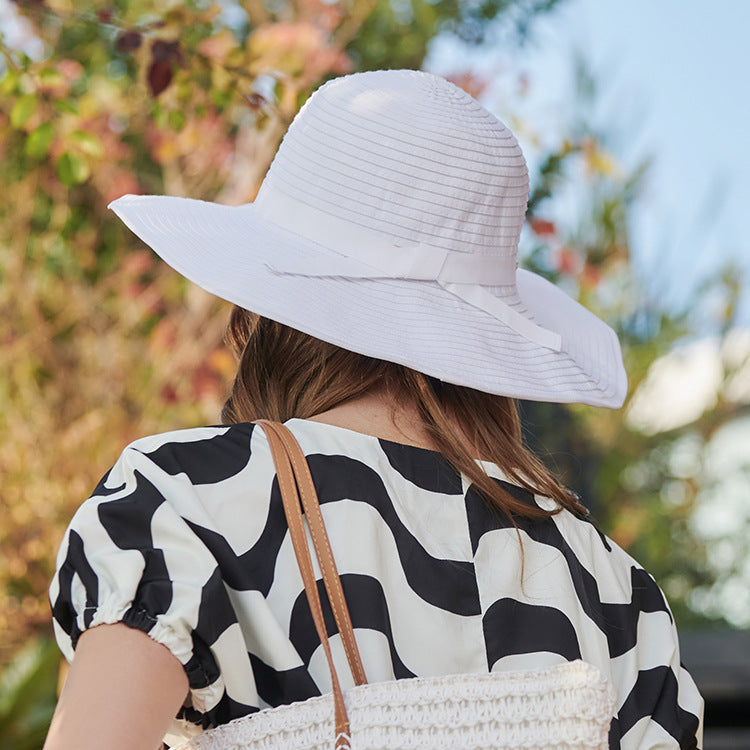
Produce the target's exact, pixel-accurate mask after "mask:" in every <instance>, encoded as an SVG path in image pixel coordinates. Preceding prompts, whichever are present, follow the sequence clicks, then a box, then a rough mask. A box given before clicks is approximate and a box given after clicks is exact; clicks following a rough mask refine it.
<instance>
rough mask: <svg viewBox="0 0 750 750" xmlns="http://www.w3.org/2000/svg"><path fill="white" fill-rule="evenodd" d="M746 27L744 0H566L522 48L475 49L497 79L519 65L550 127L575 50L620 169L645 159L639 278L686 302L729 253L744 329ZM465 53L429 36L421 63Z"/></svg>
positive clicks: (748, 293) (566, 95) (747, 300)
mask: <svg viewBox="0 0 750 750" xmlns="http://www.w3.org/2000/svg"><path fill="white" fill-rule="evenodd" d="M749 30H750V2H748V1H746V0H714V2H711V3H707V2H705V0H702V1H700V2H699V1H698V0H658V2H655V1H654V0H567V1H566V2H564V3H562V7H561V8H560V9H559V10H557V11H555V12H554V13H552V14H551V15H550V16H549V17H548V18H546V19H544V20H542V21H541V22H539V23H538V24H537V26H536V32H535V34H534V38H533V40H532V42H531V43H530V44H529V45H528V46H527V48H526V49H524V50H523V51H521V52H520V53H519V52H517V51H514V52H512V53H509V52H508V51H507V50H502V49H499V48H498V49H485V50H483V51H482V52H481V53H479V54H476V53H475V54H474V55H473V59H474V62H476V63H478V64H479V65H480V66H481V67H484V68H485V69H486V70H490V71H500V77H502V74H503V73H510V72H511V70H512V69H516V70H518V69H522V70H524V71H525V72H527V73H528V74H529V80H530V81H531V95H530V99H531V101H530V102H525V103H524V104H523V110H524V114H525V116H526V117H527V118H528V117H532V118H533V117H536V118H537V120H538V122H540V123H542V126H544V122H545V120H546V121H547V122H548V123H549V125H550V127H554V119H555V115H558V116H564V115H563V113H565V111H566V105H568V104H569V103H570V98H571V97H570V92H571V78H572V75H571V73H572V60H573V53H574V51H577V52H579V53H581V54H582V55H583V57H584V58H585V59H586V60H587V61H588V62H589V63H590V66H591V69H592V71H593V73H594V74H595V77H596V79H597V81H598V83H599V86H600V92H599V99H600V106H599V107H598V110H597V113H596V119H597V120H599V121H600V122H601V124H602V125H603V126H604V129H605V130H607V131H609V132H611V133H612V134H613V135H614V136H615V138H614V140H613V149H614V151H615V153H616V155H617V156H618V157H620V158H621V159H622V160H623V161H624V163H625V164H626V165H627V164H634V163H635V162H637V161H638V160H639V159H641V158H643V157H646V156H651V157H652V158H653V166H652V169H651V172H650V176H649V179H648V182H647V183H646V188H645V195H644V199H643V200H642V201H641V202H640V204H639V206H638V209H637V211H636V212H635V215H634V217H633V218H634V221H633V226H632V230H633V249H634V254H635V261H636V263H637V265H638V268H639V269H640V271H641V273H642V275H643V277H644V278H646V279H649V280H650V282H652V283H653V285H654V287H655V288H657V289H660V290H663V293H664V295H665V297H666V298H667V299H669V301H670V302H672V303H673V304H680V303H683V304H684V303H686V302H688V301H689V300H690V298H691V293H692V290H694V289H695V287H696V285H698V284H700V282H701V281H702V280H703V279H705V278H706V276H708V275H710V273H711V271H712V269H713V268H715V267H716V265H717V264H720V263H723V262H726V261H727V260H730V259H732V260H734V261H736V262H737V263H738V264H739V265H741V266H742V267H744V269H745V273H746V274H747V276H746V284H745V294H744V302H743V305H742V307H741V312H740V320H739V322H740V324H741V325H743V326H748V325H750V246H749V245H750V243H748V239H747V237H748V230H747V227H746V224H747V222H748V220H749V219H750V217H748V209H747V207H748V206H749V205H750V96H748V91H749V90H750V52H749V51H748V46H749V45H748V32H749ZM464 56H465V52H464V51H463V50H461V49H459V48H457V47H456V46H455V45H451V44H450V43H438V44H437V45H435V47H434V48H433V54H432V55H431V57H430V59H429V61H428V65H429V67H431V68H432V69H434V70H436V71H437V72H447V71H449V70H450V69H451V68H452V67H456V66H458V67H460V63H461V61H462V60H463V59H464ZM498 91H499V92H500V94H499V95H500V96H502V92H503V87H502V85H500V86H499V87H498ZM496 95H498V94H497V91H496ZM492 104H493V103H492V102H488V106H492ZM511 106H512V104H511ZM497 108H499V109H501V110H505V111H506V112H507V107H504V106H503V103H498V105H497Z"/></svg>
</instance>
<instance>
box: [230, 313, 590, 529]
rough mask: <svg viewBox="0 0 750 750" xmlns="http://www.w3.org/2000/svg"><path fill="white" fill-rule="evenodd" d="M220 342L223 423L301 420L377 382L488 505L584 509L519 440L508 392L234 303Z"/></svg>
mask: <svg viewBox="0 0 750 750" xmlns="http://www.w3.org/2000/svg"><path fill="white" fill-rule="evenodd" d="M227 339H228V342H229V343H230V345H231V346H232V348H233V349H234V351H235V353H236V354H237V355H238V357H239V367H238V370H237V375H236V377H235V380H234V385H233V387H232V392H231V395H230V396H229V398H228V399H227V401H226V403H225V404H224V408H223V410H222V413H221V417H222V422H223V423H224V424H232V423H236V422H250V421H253V420H255V419H272V420H276V421H280V422H285V421H286V420H288V419H291V418H293V417H297V418H301V419H306V418H309V417H312V416H314V415H316V414H320V413H322V412H324V411H327V410H328V409H331V408H333V407H334V406H336V405H338V404H342V403H343V402H345V401H348V400H350V399H353V398H356V397H358V396H362V395H364V394H365V393H367V392H368V391H370V390H371V389H373V388H382V387H385V388H386V389H387V390H388V392H389V393H391V394H393V395H396V396H398V397H399V399H406V400H408V401H410V402H411V403H413V404H414V406H415V407H416V409H417V412H418V414H419V415H420V416H421V418H422V422H423V426H424V428H425V430H426V432H427V434H428V435H429V436H430V438H431V439H432V441H433V443H434V445H435V447H436V448H437V450H438V451H439V452H440V453H441V454H442V455H443V456H444V457H445V458H446V459H447V460H448V461H449V462H450V464H451V465H452V466H453V468H454V469H455V470H456V471H458V472H460V473H462V474H464V475H465V476H466V477H467V478H468V479H469V480H470V481H471V482H473V483H474V485H475V486H476V487H477V489H478V490H479V491H480V493H481V494H482V496H483V497H484V498H485V500H487V501H488V502H489V503H490V505H491V506H493V507H494V508H496V509H498V510H500V511H502V512H504V513H506V514H507V515H509V516H510V517H511V518H513V516H520V517H527V518H543V517H546V516H550V515H553V514H554V513H556V512H559V510H561V509H562V508H567V509H568V510H570V511H572V512H574V513H575V514H576V515H579V516H586V515H587V510H586V508H585V507H584V506H583V505H581V504H580V502H579V501H578V498H577V497H576V496H575V495H573V494H572V493H570V492H569V491H568V490H566V489H564V488H563V487H562V486H561V485H560V484H559V483H558V482H557V481H556V480H555V478H554V477H553V476H552V475H551V474H550V473H549V471H548V470H547V469H546V468H545V467H544V465H543V464H542V463H541V462H540V461H539V459H537V458H536V457H535V456H534V455H533V454H531V453H530V452H529V451H528V450H527V449H526V447H525V446H524V444H523V438H522V433H521V421H520V419H519V416H518V411H517V409H516V403H515V401H514V400H513V399H510V398H507V397H505V396H494V395H491V394H488V393H483V392H482V391H477V390H474V389H472V388H466V387H463V386H457V385H451V384H450V383H445V382H442V381H439V380H436V379H434V378H431V377H428V376H427V375H424V374H423V373H421V372H417V371H416V370H412V369H410V368H408V367H404V366H403V365H398V364H395V363H393V362H386V361H384V360H380V359H374V358H372V357H367V356H364V355H362V354H356V353H354V352H351V351H348V350H347V349H342V348H341V347H338V346H335V345H333V344H329V343H326V342H325V341H321V340H319V339H316V338H314V337H313V336H309V335H308V334H306V333H301V332H300V331H297V330H295V329H294V328H289V327H288V326H285V325H282V324H281V323H277V322H275V321H273V320H269V319H268V318H263V317H261V316H259V315H255V314H254V313H250V312H248V311H247V310H244V309H243V308H241V307H235V308H234V309H233V310H232V314H231V317H230V320H229V326H228V329H227ZM457 428H458V429H457ZM476 457H479V458H482V459H484V460H487V461H491V462H492V463H495V464H497V466H499V467H500V469H501V470H502V471H503V473H504V474H505V475H506V476H507V477H509V478H510V479H512V480H513V482H514V483H515V484H518V485H519V486H520V487H523V488H524V489H526V490H529V491H531V492H533V493H535V494H539V495H543V496H546V497H550V498H553V499H554V500H555V501H557V503H558V506H559V507H558V508H557V509H556V510H552V511H548V510H543V509H542V508H539V507H538V506H536V505H530V504H527V503H524V502H523V501H521V500H519V499H517V498H515V497H513V496H512V495H511V494H509V493H508V492H507V491H505V490H504V489H503V488H502V487H501V486H500V485H499V484H498V483H497V482H495V481H494V480H493V479H491V478H490V477H489V476H488V475H487V474H486V472H485V471H484V470H483V469H482V467H481V466H480V465H479V464H477V462H476V461H475V458H476Z"/></svg>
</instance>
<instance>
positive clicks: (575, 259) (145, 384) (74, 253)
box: [0, 0, 750, 748]
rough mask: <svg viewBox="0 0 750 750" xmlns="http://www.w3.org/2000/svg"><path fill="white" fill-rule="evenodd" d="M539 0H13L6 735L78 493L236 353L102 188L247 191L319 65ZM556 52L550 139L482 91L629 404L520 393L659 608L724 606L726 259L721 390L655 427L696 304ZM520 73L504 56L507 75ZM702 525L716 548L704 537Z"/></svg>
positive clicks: (510, 15) (475, 31)
mask: <svg viewBox="0 0 750 750" xmlns="http://www.w3.org/2000/svg"><path fill="white" fill-rule="evenodd" d="M559 2H562V0H559ZM559 2H558V0H472V2H460V3H459V2H455V1H448V2H442V1H439V0H342V1H340V2H334V1H333V0H297V1H296V2H284V1H282V0H278V1H274V2H271V1H270V0H266V1H263V0H244V2H231V1H230V0H223V2H220V3H211V2H200V1H195V0H194V1H193V2H187V3H173V2H155V1H153V0H132V1H129V0H121V1H120V2H86V1H84V2H76V3H73V2H72V1H71V0H34V1H33V2H32V1H29V2H18V3H15V4H14V9H15V10H14V13H15V15H16V17H17V18H16V20H17V22H18V23H22V24H24V27H25V29H26V35H25V36H26V41H25V43H24V44H17V45H8V44H6V43H5V42H4V41H2V40H0V54H1V55H2V61H0V186H1V187H0V189H1V190H2V200H0V341H1V342H2V348H1V349H0V430H1V431H2V434H3V439H2V443H1V444H0V477H2V485H1V486H0V545H1V546H0V665H7V666H6V667H5V670H4V672H3V675H4V676H3V678H2V679H1V680H0V744H2V746H3V747H7V748H26V747H29V748H30V747H36V746H38V745H39V737H41V736H42V735H41V734H40V732H42V733H43V727H44V726H45V722H46V721H47V720H48V718H49V715H50V711H51V709H52V706H53V704H54V692H55V688H56V684H55V674H56V668H57V667H56V665H57V663H58V660H57V657H56V655H55V652H54V649H53V648H51V647H50V641H49V638H50V635H51V633H50V615H49V608H48V603H47V598H46V590H47V586H48V583H49V580H50V578H51V576H52V573H53V570H54V556H55V551H56V549H57V546H58V544H59V541H60V539H61V537H62V534H63V531H64V529H65V526H66V524H67V522H68V521H69V519H70V517H71V516H72V514H73V512H74V510H75V508H76V507H77V506H78V504H79V503H80V502H81V501H82V500H83V499H84V498H85V497H86V496H87V495H88V493H89V491H90V490H91V488H92V487H93V486H94V485H95V483H96V481H97V479H98V478H99V475H100V474H102V473H103V471H104V470H105V469H106V468H107V467H108V466H109V465H111V464H112V463H113V462H114V460H115V459H116V457H117V455H118V454H119V453H120V452H121V450H122V448H123V447H124V446H125V445H126V444H127V443H128V442H130V441H131V440H132V439H134V438H136V437H138V436H141V435H144V434H149V433H154V432H160V431H165V430H169V429H175V428H180V427H187V426H193V425H197V424H206V423H216V422H217V421H218V419H219V416H218V415H219V410H220V405H221V403H222V400H223V397H224V395H225V393H226V391H227V386H228V382H229V379H230V377H231V376H232V374H233V369H234V360H233V358H232V356H231V355H230V354H229V352H228V351H227V349H226V348H225V347H224V345H223V343H222V332H223V327H224V324H225V321H226V318H227V313H228V306H227V305H226V304H224V303H223V302H221V301H218V300H216V299H214V298H212V297H211V296H210V295H208V294H206V293H204V292H202V291H201V290H199V289H197V288H196V287H193V286H191V285H190V284H188V283H187V282H185V281H183V280H182V279H181V278H180V277H178V276H177V275H176V274H175V273H174V272H172V271H171V270H170V269H169V268H167V267H166V266H165V265H164V264H162V263H160V262H158V261H157V260H156V257H155V256H154V255H153V254H152V253H151V252H150V251H149V250H148V249H146V248H145V247H144V246H143V245H141V244H140V243H139V242H138V241H136V240H135V238H134V237H133V236H132V235H131V234H130V233H129V232H128V231H127V230H126V229H125V228H124V227H123V226H122V225H121V223H120V222H119V221H117V220H116V219H115V218H114V216H113V215H112V214H111V212H109V211H108V210H107V204H108V203H109V201H110V200H112V199H114V198H116V197H118V196H120V195H122V194H124V193H129V192H132V193H140V192H143V193H168V194H172V195H184V196H190V197H193V198H203V199H208V200H216V201H219V202H223V203H227V204H240V203H243V202H247V201H250V200H252V199H253V197H254V195H255V192H256V190H257V188H258V186H259V184H260V181H261V180H262V177H263V175H264V174H265V171H266V169H267V167H268V165H269V163H270V161H271V158H272V156H273V154H274V152H275V149H276V147H277V145H278V143H279V141H280V139H281V137H282V136H283V134H284V132H285V130H286V128H287V126H288V125H289V123H290V122H291V120H292V118H293V116H294V114H295V113H296V111H297V110H298V108H299V107H300V106H301V104H302V103H303V102H304V100H305V99H306V98H307V96H309V94H310V93H311V92H312V91H313V90H314V89H315V88H316V87H317V86H318V85H319V84H320V83H321V82H323V81H325V80H327V79H328V78H330V77H333V76H336V75H340V74H342V73H347V72H350V71H356V70H366V69H377V68H386V67H388V68H398V67H413V68H419V67H420V66H422V64H423V62H424V60H425V56H426V54H427V52H428V49H429V46H430V43H431V41H432V40H434V39H435V38H436V37H437V36H438V35H443V36H444V35H452V36H454V37H455V38H456V39H457V40H460V42H461V43H462V44H464V45H467V46H474V47H476V46H481V45H483V44H486V43H487V41H488V38H491V40H492V42H493V43H495V44H497V43H499V42H500V41H501V42H502V44H504V45H507V46H508V47H513V46H514V45H521V44H523V42H524V40H525V39H526V38H527V37H528V36H530V35H533V31H534V23H535V21H536V20H537V19H538V18H540V17H543V16H546V15H548V14H549V13H550V12H551V11H552V10H554V9H555V7H556V6H557V5H558V4H559ZM573 70H574V72H575V74H576V76H577V81H578V87H577V92H578V94H577V95H578V98H579V101H578V102H577V104H578V106H577V107H576V113H577V116H576V118H575V121H572V122H570V123H567V125H566V127H565V129H564V130H563V131H561V132H559V133H557V134H556V135H555V137H554V138H552V139H551V140H550V138H549V137H547V138H544V139H542V138H540V137H539V134H538V133H537V132H536V131H535V125H534V123H533V122H525V121H522V120H514V119H513V117H512V116H511V114H512V113H505V112H500V114H501V115H504V116H506V119H508V120H509V124H510V125H511V126H512V127H513V128H514V129H515V130H517V132H518V133H519V136H520V137H521V139H522V141H523V142H524V146H525V147H526V148H527V150H528V151H529V153H530V156H531V159H530V162H531V165H532V183H533V191H532V196H531V200H530V204H529V208H530V210H529V222H528V227H527V231H526V232H525V235H524V238H523V248H522V254H523V258H524V259H525V264H526V265H527V266H528V267H532V268H534V269H535V270H537V271H539V272H540V273H543V274H545V275H546V276H548V277H550V278H553V279H554V280H556V281H558V282H559V283H561V284H562V285H563V286H565V287H566V288H567V289H568V291H569V292H570V293H571V294H573V295H574V296H576V297H577V298H579V299H580V300H581V301H583V302H584V303H585V304H586V305H587V306H588V307H590V308H591V309H593V310H594V311H596V312H597V313H598V314H600V315H601V316H602V317H604V318H605V319H607V320H608V322H610V323H611V324H612V325H613V326H614V327H615V328H616V330H617V331H618V333H619V334H620V336H621V339H622V341H623V345H624V349H625V357H626V363H627V368H628V372H629V377H630V384H631V388H630V394H631V396H630V399H629V402H628V404H627V405H626V406H627V408H628V411H627V412H626V413H627V414H628V418H627V419H623V414H622V412H608V411H605V410H595V409H589V408H586V407H578V406H573V407H566V406H553V405H540V404H531V403H528V404H524V405H523V409H524V414H525V418H526V422H527V425H528V428H529V431H530V434H531V433H533V436H534V437H533V438H532V437H530V440H532V442H533V443H534V445H535V447H537V448H538V449H539V451H540V452H541V453H542V455H543V457H545V459H546V460H549V461H550V462H551V463H552V464H553V465H554V466H555V467H556V468H557V469H558V471H559V472H560V473H561V474H562V476H563V478H564V480H565V481H567V482H568V483H569V484H570V486H572V487H575V488H577V489H578V490H579V491H580V492H581V494H582V495H583V499H584V502H586V503H587V504H588V505H590V506H591V507H593V509H594V512H595V515H596V516H597V518H598V520H599V522H600V524H601V526H602V527H603V529H604V530H605V531H606V532H607V533H609V534H610V535H611V536H613V537H614V538H615V540H616V541H617V542H618V543H620V544H621V545H622V546H623V547H625V548H626V549H628V550H629V551H631V552H632V554H633V555H634V556H635V557H636V558H637V559H639V561H640V562H641V563H642V564H643V565H644V566H645V567H646V568H647V569H649V570H650V572H652V573H653V574H654V575H655V577H656V579H657V581H658V582H659V583H660V584H661V585H662V586H663V587H664V588H665V589H666V591H667V593H668V595H669V596H670V600H671V604H672V606H673V609H674V611H675V615H676V617H677V621H678V624H680V625H686V624H701V623H702V624H706V623H722V622H726V621H727V620H729V621H731V622H732V623H733V624H734V625H739V626H744V625H748V624H750V616H748V615H747V614H744V615H743V610H742V609H741V608H738V607H735V609H734V610H732V609H731V606H728V605H727V606H725V605H726V601H729V600H735V601H736V596H737V594H736V592H735V594H734V597H732V596H730V595H728V594H727V593H726V592H727V591H729V592H730V594H731V591H732V586H734V587H735V589H736V586H737V584H736V582H737V580H739V579H738V577H737V576H738V574H741V573H742V571H743V570H744V574H743V575H745V576H746V577H750V572H748V571H747V567H748V559H749V557H748V550H747V543H746V542H745V543H744V544H737V543H735V542H734V541H732V540H734V539H735V536H734V532H736V531H737V524H738V523H744V524H745V526H746V528H747V526H748V525H750V520H748V517H747V515H746V516H745V517H744V521H743V520H742V518H743V517H742V515H741V513H740V515H739V516H736V515H735V516H733V521H732V524H731V525H730V526H731V528H730V527H727V528H726V529H725V530H724V531H721V528H719V527H714V528H713V531H712V532H711V534H713V537H711V535H710V534H709V535H708V536H707V535H706V534H705V533H703V531H702V529H703V526H702V525H701V524H700V523H698V522H696V518H699V514H700V513H704V514H705V513H708V514H712V513H714V511H712V510H711V508H712V506H711V503H714V504H716V502H717V501H716V493H717V492H719V490H718V489H717V487H719V485H720V484H721V482H720V479H721V478H722V476H723V475H722V474H721V472H719V473H718V474H717V472H716V469H715V461H713V459H711V455H712V451H713V452H714V453H715V452H716V450H717V448H716V446H715V442H713V441H714V439H715V437H716V436H717V435H718V436H721V434H722V431H723V430H726V429H727V428H728V426H731V425H732V424H734V423H736V421H737V420H738V419H739V418H740V417H742V416H743V415H745V414H746V413H747V409H748V407H747V403H748V401H750V395H749V394H748V393H747V392H746V390H747V389H744V390H743V387H742V386H741V382H745V381H741V376H742V377H744V376H745V374H746V372H747V367H748V353H750V345H749V344H748V342H747V341H746V340H745V339H743V340H742V341H740V338H741V337H740V338H738V337H737V335H736V332H735V331H734V330H733V329H734V328H735V318H734V316H735V311H736V309H737V298H738V295H739V294H740V293H741V284H739V283H738V279H737V274H736V273H734V272H733V271H732V269H720V270H719V271H718V272H717V275H716V276H715V278H712V279H711V280H710V283H709V284H708V287H707V293H710V294H711V295H713V299H714V300H715V301H716V303H715V305H714V309H716V310H719V311H720V314H719V318H718V319H717V323H716V336H717V341H723V342H724V344H723V345H717V348H716V352H715V354H716V357H715V361H716V362H717V367H718V370H717V375H716V378H717V380H716V388H715V392H716V394H717V396H716V399H715V400H714V402H713V403H711V404H709V406H708V407H707V408H705V409H703V410H701V411H700V412H699V413H697V414H696V415H695V417H694V418H692V419H689V420H688V421H687V423H685V422H683V423H681V424H678V425H669V424H667V425H666V426H665V425H661V426H659V425H658V424H657V425H656V427H654V424H655V423H654V421H653V419H651V420H650V421H649V418H648V409H649V405H650V404H653V402H654V398H656V399H657V400H658V395H657V396H656V397H653V396H652V397H651V398H650V400H649V398H648V388H649V387H651V388H652V390H653V388H654V387H655V386H650V385H649V382H650V381H649V379H651V380H653V379H654V375H653V372H654V366H656V367H657V368H658V367H664V366H665V365H664V364H663V363H664V361H665V359H664V357H665V355H667V354H668V353H669V352H670V351H671V350H672V348H673V346H674V344H675V342H678V341H680V340H681V339H684V338H685V337H689V335H690V334H691V332H692V331H694V330H695V327H696V321H695V319H694V318H693V317H691V315H690V312H689V311H688V310H685V311H682V310H675V309H666V308H664V307H663V306H662V305H661V304H660V298H659V296H658V295H657V293H656V292H655V291H654V290H649V289H648V287H647V286H644V285H643V284H642V283H641V280H640V279H639V278H638V274H637V273H636V272H635V270H634V268H633V264H632V262H631V260H632V259H631V247H630V244H631V243H630V236H629V217H630V214H631V211H632V207H633V205H634V203H636V202H637V201H638V200H639V197H640V194H641V193H640V190H641V186H642V181H643V177H644V175H645V174H646V173H647V169H648V165H647V164H646V163H644V164H641V165H638V166H637V167H636V168H634V169H630V170H626V169H625V168H624V167H623V166H622V165H621V164H620V163H619V162H618V160H617V158H616V154H615V153H614V151H613V150H612V149H611V148H610V147H609V145H608V141H607V133H606V132H598V130H597V128H595V127H594V126H593V125H592V124H591V122H590V121H589V120H588V119H587V116H586V113H587V111H588V109H590V107H591V106H592V102H593V101H595V99H596V96H597V86H596V82H595V81H594V80H593V79H592V78H591V76H590V74H589V73H588V71H587V69H586V66H585V64H582V63H579V64H577V65H576V66H574V67H573ZM451 78H452V79H453V80H454V81H455V82H456V83H457V84H458V85H461V86H463V87H464V88H465V89H466V90H467V91H469V93H471V94H472V95H474V96H477V97H485V99H486V98H487V96H488V91H489V90H490V83H491V81H489V80H488V79H487V78H486V76H483V75H482V74H480V73H477V71H476V70H473V69H472V68H471V67H466V68H465V67H463V66H462V64H461V61H460V60H459V61H457V67H456V70H455V71H454V72H453V74H452V75H451ZM529 86H533V81H531V82H529V81H526V80H523V77H522V76H521V74H520V73H519V74H518V80H517V87H516V88H517V91H518V92H520V93H519V94H518V95H519V96H524V93H523V92H524V91H525V90H526V89H528V87H529ZM492 104H493V102H492V101H488V105H489V106H492ZM573 194H574V195H575V196H576V201H575V208H574V210H571V209H570V200H569V197H570V195H573ZM561 206H562V209H561ZM731 336H735V339H731ZM733 340H736V342H739V343H736V344H733V345H731V346H730V344H731V342H732V341H733ZM727 342H728V343H727ZM743 352H744V353H743ZM654 363H656V365H654ZM667 364H668V360H667ZM733 383H734V384H735V385H734V386H733V385H732V384H733ZM737 383H740V385H737ZM641 384H644V388H640V386H641ZM644 389H645V391H644ZM644 392H645V393H646V396H643V393H644ZM634 394H635V395H634ZM639 399H640V402H639ZM639 403H640V405H639ZM644 414H645V415H646V416H644ZM720 452H721V451H720ZM712 461H713V463H712ZM747 470H748V471H750V467H747ZM735 476H737V474H736V472H735ZM706 508H708V510H706ZM738 518H739V519H740V520H739V521H738ZM717 528H718V531H717ZM747 538H750V537H749V536H748V535H747V534H746V535H745V536H744V539H745V540H746V539H747ZM717 543H719V544H721V543H723V544H724V546H723V547H720V548H721V549H723V552H722V555H723V557H720V559H719V561H718V562H717V559H716V558H715V555H714V554H713V553H712V554H711V555H709V553H708V550H716V549H719V547H717V546H716V544H717ZM711 545H713V546H711ZM721 586H724V588H721ZM727 586H729V588H728V589H727ZM722 597H723V599H722ZM725 600H726V601H725ZM722 601H724V604H722ZM743 617H748V618H749V619H746V620H743ZM31 694H33V695H34V696H35V698H33V699H30V698H29V696H30V695H31ZM40 727H42V729H40Z"/></svg>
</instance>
